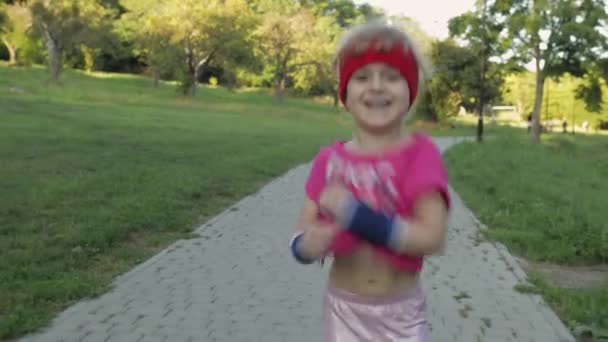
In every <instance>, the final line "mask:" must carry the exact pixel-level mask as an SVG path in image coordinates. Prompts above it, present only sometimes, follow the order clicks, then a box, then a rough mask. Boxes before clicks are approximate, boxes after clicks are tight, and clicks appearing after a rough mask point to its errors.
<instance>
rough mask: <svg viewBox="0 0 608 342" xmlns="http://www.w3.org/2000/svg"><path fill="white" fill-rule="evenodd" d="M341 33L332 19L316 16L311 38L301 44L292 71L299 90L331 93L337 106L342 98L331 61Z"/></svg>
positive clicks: (295, 85)
mask: <svg viewBox="0 0 608 342" xmlns="http://www.w3.org/2000/svg"><path fill="white" fill-rule="evenodd" d="M339 32H340V30H339V26H338V24H337V23H336V21H335V19H334V18H333V17H329V16H323V17H317V18H316V19H315V20H314V26H313V27H312V32H311V33H310V36H309V38H308V39H304V40H303V41H302V42H301V45H300V49H301V51H302V53H299V54H296V56H295V58H294V60H293V63H292V65H291V68H290V69H289V71H291V72H292V77H293V83H294V87H295V88H296V89H301V90H302V91H304V92H305V93H308V94H311V93H314V94H331V95H332V96H333V98H334V105H335V106H337V105H338V103H339V97H338V89H337V81H336V77H335V74H334V72H333V70H332V67H333V66H332V59H333V54H334V52H335V48H336V44H337V38H338V34H339Z"/></svg>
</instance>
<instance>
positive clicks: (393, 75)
mask: <svg viewBox="0 0 608 342" xmlns="http://www.w3.org/2000/svg"><path fill="white" fill-rule="evenodd" d="M401 78H402V77H401V74H399V73H398V72H395V71H391V72H389V73H387V74H386V79H387V80H389V81H391V82H396V81H400V80H401Z"/></svg>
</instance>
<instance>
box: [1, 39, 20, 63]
mask: <svg viewBox="0 0 608 342" xmlns="http://www.w3.org/2000/svg"><path fill="white" fill-rule="evenodd" d="M2 42H3V43H4V45H5V46H6V49H7V50H8V56H9V60H8V63H9V64H11V65H14V64H17V47H16V46H14V45H12V44H11V43H10V42H9V41H8V40H6V38H2Z"/></svg>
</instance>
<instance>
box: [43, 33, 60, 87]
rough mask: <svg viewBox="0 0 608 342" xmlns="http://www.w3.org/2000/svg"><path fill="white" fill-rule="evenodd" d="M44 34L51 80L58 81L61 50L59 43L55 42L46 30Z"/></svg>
mask: <svg viewBox="0 0 608 342" xmlns="http://www.w3.org/2000/svg"><path fill="white" fill-rule="evenodd" d="M46 36H47V37H46V49H47V52H48V54H49V73H50V74H51V81H53V82H59V76H60V74H61V64H62V52H61V49H60V47H59V44H57V42H56V41H55V40H54V39H53V37H52V36H51V35H50V34H49V33H48V32H47V34H46Z"/></svg>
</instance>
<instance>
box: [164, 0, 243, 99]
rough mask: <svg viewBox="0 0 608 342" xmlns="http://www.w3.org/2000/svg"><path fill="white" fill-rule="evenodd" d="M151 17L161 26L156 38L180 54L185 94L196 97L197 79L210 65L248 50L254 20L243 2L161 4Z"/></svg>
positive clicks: (175, 0) (188, 0)
mask: <svg viewBox="0 0 608 342" xmlns="http://www.w3.org/2000/svg"><path fill="white" fill-rule="evenodd" d="M153 16H154V17H155V20H157V22H158V23H163V25H164V26H165V28H162V29H163V30H164V32H165V33H162V34H160V35H158V37H159V38H160V39H167V38H168V43H169V44H170V45H172V46H176V47H179V49H180V50H182V51H183V52H180V53H183V54H184V55H183V56H184V61H185V63H183V66H184V67H183V68H181V71H182V74H183V78H182V88H183V91H184V93H185V94H188V95H191V96H194V95H195V94H196V84H197V82H198V79H199V76H200V75H201V73H202V72H203V71H204V70H205V69H206V68H207V67H209V66H210V64H211V62H212V61H214V60H224V61H229V60H233V59H239V58H241V57H242V55H243V54H246V53H247V52H248V51H250V50H251V46H250V42H251V40H250V34H251V32H252V30H253V28H254V25H255V20H254V17H253V14H252V11H251V9H250V8H249V7H248V6H247V4H246V3H245V2H244V1H243V0H209V1H204V2H201V1H195V0H173V1H165V2H163V4H162V5H161V6H160V9H159V10H158V12H157V13H155V14H153ZM165 34H166V35H168V36H165Z"/></svg>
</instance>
